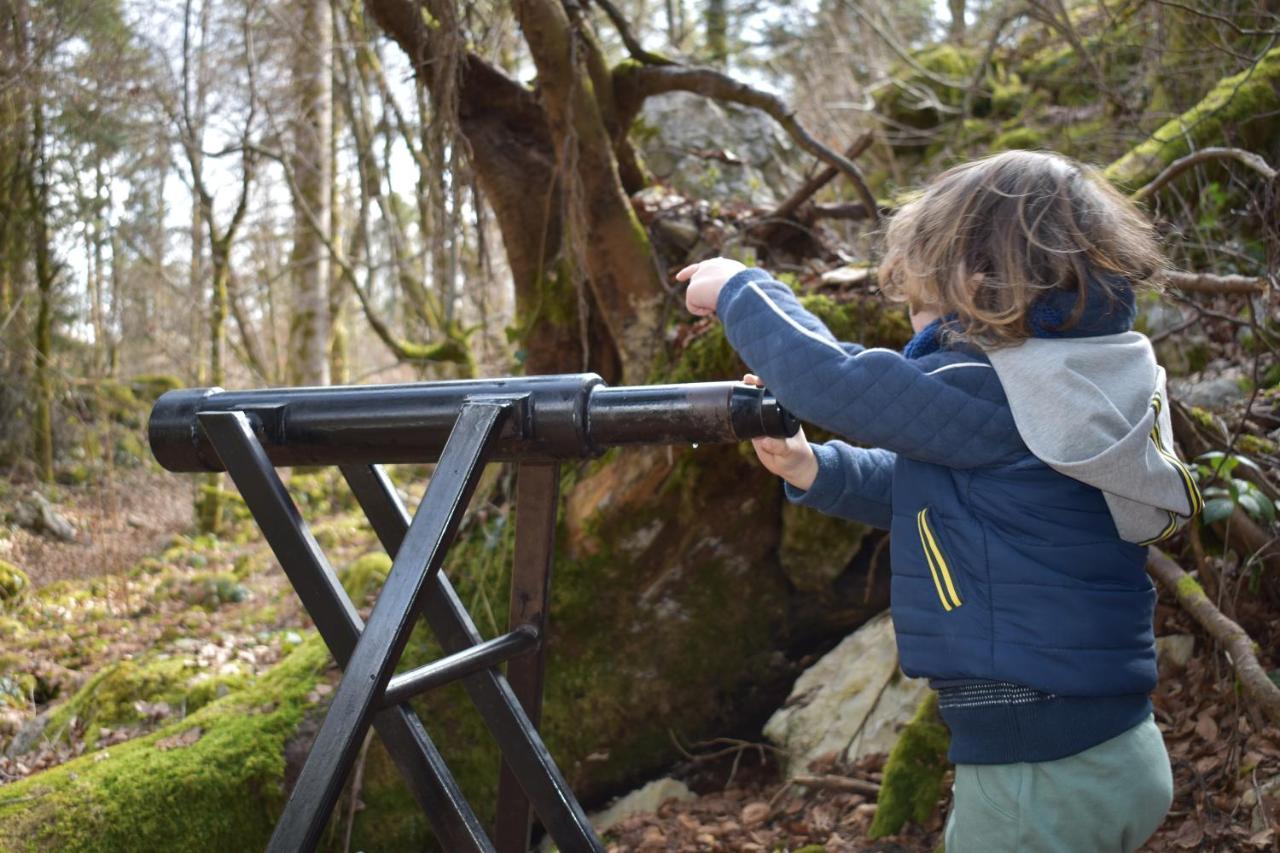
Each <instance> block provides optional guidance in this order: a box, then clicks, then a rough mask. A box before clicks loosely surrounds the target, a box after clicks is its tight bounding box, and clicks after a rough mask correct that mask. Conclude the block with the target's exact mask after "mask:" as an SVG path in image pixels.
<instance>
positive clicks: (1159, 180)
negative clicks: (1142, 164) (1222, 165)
mask: <svg viewBox="0 0 1280 853" xmlns="http://www.w3.org/2000/svg"><path fill="white" fill-rule="evenodd" d="M1210 160H1235V161H1236V162H1237V163H1242V164H1244V165H1245V166H1248V167H1249V168H1250V169H1253V170H1254V171H1255V172H1257V173H1258V174H1260V175H1262V176H1263V177H1264V178H1266V179H1267V180H1268V181H1274V180H1275V179H1276V176H1277V174H1280V173H1277V172H1276V170H1275V169H1273V168H1271V166H1270V164H1268V163H1267V161H1266V160H1264V159H1262V158H1261V157H1260V156H1258V155H1257V154H1254V153H1253V152H1252V151H1245V150H1244V149H1243V148H1201V149H1200V150H1199V151H1193V152H1191V153H1190V154H1188V155H1186V156H1185V157H1179V158H1178V159H1177V160H1174V161H1173V162H1172V163H1170V164H1169V165H1168V166H1165V168H1164V171H1162V172H1161V173H1160V174H1158V175H1156V176H1155V177H1154V178H1152V179H1151V181H1150V183H1147V184H1146V185H1144V186H1142V187H1139V188H1138V189H1137V191H1136V192H1134V193H1133V194H1132V195H1130V196H1129V198H1131V199H1133V200H1134V201H1142V200H1143V199H1145V198H1148V197H1149V196H1151V195H1153V194H1154V193H1156V192H1158V191H1159V190H1160V188H1161V187H1163V186H1165V185H1166V184H1168V183H1169V182H1170V181H1172V180H1173V179H1174V178H1176V177H1178V175H1181V174H1182V173H1183V172H1185V171H1187V170H1188V169H1190V168H1192V167H1193V166H1197V165H1199V164H1201V163H1207V162H1209V161H1210Z"/></svg>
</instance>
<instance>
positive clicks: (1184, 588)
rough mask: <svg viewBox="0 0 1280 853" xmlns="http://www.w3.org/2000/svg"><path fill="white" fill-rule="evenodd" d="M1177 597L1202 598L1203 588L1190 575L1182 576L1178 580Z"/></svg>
mask: <svg viewBox="0 0 1280 853" xmlns="http://www.w3.org/2000/svg"><path fill="white" fill-rule="evenodd" d="M1178 595H1179V596H1180V597H1182V598H1189V599H1197V598H1204V587H1202V586H1200V582H1199V581H1197V580H1196V579H1195V578H1193V577H1192V576H1191V575H1183V576H1182V577H1180V578H1178Z"/></svg>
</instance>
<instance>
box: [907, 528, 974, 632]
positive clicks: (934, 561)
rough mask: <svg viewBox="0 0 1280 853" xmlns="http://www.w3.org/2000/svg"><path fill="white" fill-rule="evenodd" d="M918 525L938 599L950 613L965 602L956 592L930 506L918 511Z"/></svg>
mask: <svg viewBox="0 0 1280 853" xmlns="http://www.w3.org/2000/svg"><path fill="white" fill-rule="evenodd" d="M916 527H917V528H918V529H919V532H920V547H921V548H922V549H924V559H925V562H926V563H928V564H929V574H930V575H931V576H932V577H933V586H934V588H935V589H936V590H937V591H938V599H939V600H940V601H941V602H942V609H943V610H945V611H947V612H948V613H950V612H951V611H952V610H955V609H956V608H957V607H959V606H961V605H962V604H964V602H963V601H961V600H960V595H959V593H957V592H956V584H955V580H954V579H953V578H952V576H951V567H950V565H949V564H948V563H947V558H946V556H945V555H944V554H943V553H942V545H941V544H940V541H939V539H938V535H937V533H936V532H935V528H934V525H933V524H931V523H930V518H929V507H925V508H924V509H922V510H920V511H919V512H918V513H916Z"/></svg>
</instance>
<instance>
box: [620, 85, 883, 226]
mask: <svg viewBox="0 0 1280 853" xmlns="http://www.w3.org/2000/svg"><path fill="white" fill-rule="evenodd" d="M627 77H628V79H629V81H630V82H631V83H632V84H633V85H634V87H635V90H634V94H635V95H637V96H638V97H639V98H640V99H641V100H643V99H644V98H646V97H649V96H650V95H659V94H663V93H665V92H693V93H694V94H698V95H702V96H704V97H707V98H712V99H714V100H717V101H728V102H730V103H735V104H742V105H743V106H747V107H754V108H755V109H758V110H761V111H762V112H764V113H767V114H768V115H770V116H771V117H772V118H773V120H774V121H776V122H777V123H778V124H780V125H781V126H782V128H783V129H784V130H785V131H787V134H788V135H790V136H791V138H792V139H794V140H795V141H796V143H797V144H798V145H799V146H800V147H801V148H803V149H804V150H805V151H808V152H809V153H810V154H812V155H813V156H815V157H817V158H818V159H819V160H821V161H822V162H824V163H827V164H828V165H831V166H833V167H835V168H836V169H839V170H840V171H841V172H843V173H844V174H845V175H846V176H847V177H848V178H849V180H850V181H851V182H852V183H853V186H854V189H855V190H856V191H857V193H858V197H859V198H860V199H861V200H862V203H863V204H865V205H866V206H867V209H868V210H869V211H871V213H872V219H873V220H874V221H877V222H878V221H879V219H880V208H879V206H878V205H877V204H876V199H875V196H874V195H872V193H871V188H870V187H868V186H867V182H866V179H865V178H863V176H862V172H861V170H859V169H858V167H857V166H856V165H855V164H854V163H853V161H851V160H850V159H849V158H847V157H844V156H842V155H840V154H838V153H836V152H835V151H833V150H831V149H830V148H828V147H827V146H825V145H823V144H822V143H821V142H819V141H817V140H816V139H814V138H813V136H812V135H811V134H810V133H809V131H808V130H806V129H805V128H804V126H803V125H802V124H800V122H799V120H798V119H797V118H796V116H795V112H794V111H793V110H792V109H791V107H789V106H787V104H785V103H783V101H782V100H780V99H779V98H777V97H776V96H774V95H771V94H770V93H768V92H765V91H762V90H760V89H756V88H754V87H752V86H748V85H747V84H746V83H742V82H739V81H738V80H735V79H733V78H732V77H730V76H728V75H727V74H724V73H722V72H721V71H718V70H716V69H714V68H706V67H701V66H695V67H691V66H684V65H665V66H649V65H647V66H644V67H643V68H639V69H636V70H635V71H633V72H632V73H631V74H628V75H627Z"/></svg>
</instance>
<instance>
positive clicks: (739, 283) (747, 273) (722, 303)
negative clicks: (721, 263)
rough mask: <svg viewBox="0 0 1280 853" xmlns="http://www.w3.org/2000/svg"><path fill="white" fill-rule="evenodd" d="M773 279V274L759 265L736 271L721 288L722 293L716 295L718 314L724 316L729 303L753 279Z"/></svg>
mask: <svg viewBox="0 0 1280 853" xmlns="http://www.w3.org/2000/svg"><path fill="white" fill-rule="evenodd" d="M772 280H773V276H771V275H769V273H767V272H765V271H764V270H762V269H760V268H759V267H748V268H747V269H745V270H743V271H742V272H740V273H735V274H734V275H733V276H732V277H731V278H730V279H729V280H728V281H726V282H725V283H724V287H722V288H720V295H719V296H717V297H716V315H717V316H720V317H723V316H724V314H725V311H726V310H728V307H729V303H730V302H732V301H733V298H734V297H735V296H736V295H737V294H738V293H739V291H741V290H742V288H743V287H745V286H746V285H748V284H750V283H751V282H753V281H772Z"/></svg>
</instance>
